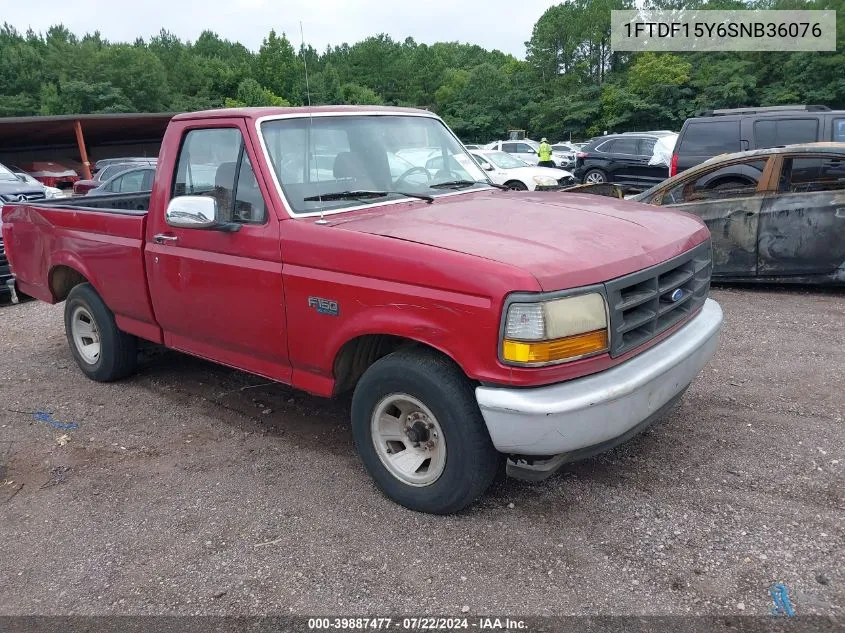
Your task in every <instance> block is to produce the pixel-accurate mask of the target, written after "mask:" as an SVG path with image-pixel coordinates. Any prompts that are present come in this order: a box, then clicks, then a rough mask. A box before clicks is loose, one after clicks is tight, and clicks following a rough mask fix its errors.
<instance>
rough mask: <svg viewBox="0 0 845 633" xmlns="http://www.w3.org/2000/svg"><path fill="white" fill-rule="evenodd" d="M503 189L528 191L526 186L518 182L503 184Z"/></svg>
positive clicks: (512, 181)
mask: <svg viewBox="0 0 845 633" xmlns="http://www.w3.org/2000/svg"><path fill="white" fill-rule="evenodd" d="M505 187H507V188H508V189H510V190H511V191H528V185H526V184H525V183H524V182H521V181H519V180H510V181H508V182H506V183H505Z"/></svg>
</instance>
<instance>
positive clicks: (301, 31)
mask: <svg viewBox="0 0 845 633" xmlns="http://www.w3.org/2000/svg"><path fill="white" fill-rule="evenodd" d="M299 37H300V39H301V40H302V47H301V48H300V49H299V50H300V52H301V53H302V63H303V65H304V66H305V98H306V99H307V101H308V154H309V160H308V163H309V164H308V166H307V167H306V169H308V171H309V172H310V171H311V166H310V162H311V161H310V155H311V152H312V148H313V145H312V142H311V141H312V139H313V138H314V137H313V135H312V134H311V132H312V131H313V129H314V112H313V111H312V110H311V87H310V86H309V85H308V56H307V55H306V54H305V30H304V29H303V28H302V20H300V21H299ZM314 175H315V177H316V179H317V180H316V182H317V204H319V205H320V219H319V220H317V221H316V222H315V224H328V221H327V220H326V219H325V218H324V217H323V198H322V197H321V196H322V194H321V193H320V166H319V165H318V164H317V153H316V152H314Z"/></svg>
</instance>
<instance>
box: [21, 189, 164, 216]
mask: <svg viewBox="0 0 845 633" xmlns="http://www.w3.org/2000/svg"><path fill="white" fill-rule="evenodd" d="M151 195H152V192H151V191H142V192H140V193H112V194H105V195H102V196H78V197H76V198H54V199H52V200H46V201H41V202H30V203H28V204H30V205H31V206H33V207H60V208H63V209H76V210H79V211H85V210H86V209H90V210H94V211H99V212H101V213H102V212H105V213H129V214H132V215H146V213H147V211H149V209H150V196H151Z"/></svg>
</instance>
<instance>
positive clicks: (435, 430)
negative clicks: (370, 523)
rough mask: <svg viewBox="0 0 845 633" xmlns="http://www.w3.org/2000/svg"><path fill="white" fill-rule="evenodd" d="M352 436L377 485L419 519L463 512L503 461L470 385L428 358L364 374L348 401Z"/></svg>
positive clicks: (384, 363) (384, 364)
mask: <svg viewBox="0 0 845 633" xmlns="http://www.w3.org/2000/svg"><path fill="white" fill-rule="evenodd" d="M352 434H353V437H354V439H355V446H356V448H357V449H358V454H359V455H360V456H361V461H363V463H364V467H365V468H366V469H367V472H368V473H369V474H370V476H371V477H372V478H373V479H374V480H375V482H376V485H377V486H378V487H379V488H380V489H381V490H382V491H383V492H384V493H385V494H386V495H387V496H388V497H390V498H391V499H393V500H394V501H396V502H397V503H399V504H401V505H403V506H405V507H406V508H409V509H411V510H416V511H417V512H428V513H431V514H451V513H454V512H458V511H459V510H462V509H463V508H465V507H466V506H468V505H469V504H471V503H472V502H473V501H475V500H476V499H478V498H479V497H480V496H481V495H482V494H484V492H485V491H486V490H487V489H488V488H489V487H490V484H491V483H492V482H493V480H494V478H495V476H496V472H497V470H498V468H499V464H500V462H501V461H503V459H504V458H503V456H502V455H501V454H500V453H498V452H497V451H496V449H495V448H494V446H493V442H492V441H491V440H490V435H489V434H488V432H487V427H486V425H485V423H484V418H483V417H482V416H481V411H480V410H479V408H478V403H477V402H476V400H475V393H474V391H473V388H472V385H471V384H470V382H469V380H467V377H466V376H465V375H464V373H463V372H462V371H461V370H460V369H459V368H458V366H457V365H455V364H454V363H453V362H452V361H451V360H449V359H447V358H445V357H443V356H441V355H439V354H437V353H436V352H433V351H430V350H419V349H409V350H400V351H398V352H394V353H392V354H390V355H388V356H385V357H384V358H381V359H380V360H378V361H376V362H375V363H373V365H371V366H370V368H369V369H367V371H366V372H365V373H364V375H363V376H362V377H361V380H360V381H359V382H358V385H357V386H356V388H355V393H354V394H353V397H352ZM447 450H448V452H447Z"/></svg>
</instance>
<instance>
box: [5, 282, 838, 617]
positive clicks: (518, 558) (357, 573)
mask: <svg viewBox="0 0 845 633" xmlns="http://www.w3.org/2000/svg"><path fill="white" fill-rule="evenodd" d="M712 294H713V296H714V297H715V298H716V299H718V300H719V301H720V302H721V303H722V306H723V308H724V311H725V317H726V329H725V332H724V335H723V338H722V343H721V348H720V350H719V352H718V355H717V357H716V358H715V359H714V361H713V362H712V363H711V365H710V367H709V368H708V369H706V370H705V372H704V373H703V375H702V376H701V377H699V379H698V380H697V381H696V382H695V383H694V384H693V386H692V387H691V388H690V390H689V391H688V392H687V394H686V396H685V397H684V398H683V400H682V404H681V406H680V408H679V409H678V410H677V411H676V412H675V413H674V414H673V415H672V416H671V418H669V419H667V420H666V421H665V422H663V423H661V424H659V425H657V426H655V427H653V428H652V429H651V430H650V431H648V432H647V433H645V434H644V435H642V436H640V437H638V438H637V439H635V440H634V441H633V442H631V443H629V444H628V445H626V446H624V447H622V448H620V449H617V450H616V451H614V452H612V453H610V454H607V455H604V456H602V457H599V458H595V459H592V460H589V461H587V462H583V463H580V464H577V465H574V466H570V467H569V468H567V469H566V470H565V471H563V472H561V473H560V474H559V475H557V476H555V477H553V478H552V479H550V480H548V481H546V482H543V483H541V484H525V483H520V482H516V481H512V480H510V481H505V482H504V483H501V484H499V485H498V486H497V487H496V488H495V489H494V490H493V491H492V492H491V494H489V495H488V496H487V497H486V498H485V499H484V500H483V501H482V502H481V503H480V504H478V505H476V506H474V507H473V508H472V509H470V510H469V511H466V512H464V513H463V514H461V515H459V516H454V517H445V518H443V517H432V516H426V515H421V514H415V513H413V512H410V511H407V510H405V509H403V508H401V507H399V506H397V505H395V504H393V503H392V502H390V501H388V500H387V499H386V498H384V497H383V496H382V495H381V494H380V493H379V492H378V491H377V490H375V488H374V486H373V484H372V483H371V482H370V480H369V478H368V477H367V475H366V474H365V473H364V471H363V469H362V467H361V465H360V464H359V462H358V460H357V458H356V455H355V453H354V449H353V446H352V441H351V436H350V432H349V427H348V424H347V406H348V403H345V402H330V401H324V400H320V399H316V398H311V397H309V396H306V395H304V394H302V393H299V392H295V391H292V390H289V389H287V388H285V387H282V386H277V385H266V384H262V383H264V382H265V381H263V380H262V379H260V378H256V377H254V376H249V375H246V374H242V373H240V372H236V371H232V370H229V369H226V368H221V367H217V366H214V365H211V364H209V363H205V362H202V361H199V360H195V359H192V358H188V357H184V356H181V355H179V354H175V353H160V354H157V355H155V356H153V357H152V358H151V359H150V360H148V361H147V362H145V363H144V365H143V368H142V371H141V373H140V374H139V375H138V376H137V377H135V378H133V379H130V380H128V381H125V382H123V383H120V384H114V385H101V384H97V383H94V382H90V381H88V380H87V379H86V378H84V377H83V375H82V374H81V373H80V372H79V371H77V370H76V367H75V365H74V363H73V360H72V358H71V355H70V353H69V351H68V349H67V345H66V341H65V338H64V333H63V329H62V308H61V306H55V307H51V306H47V305H44V304H39V303H29V304H24V305H20V306H6V307H3V308H2V309H0V340H2V346H3V349H4V350H5V353H4V354H3V357H2V360H0V395H2V400H3V402H2V405H0V484H2V485H0V561H2V581H0V613H2V614H71V613H77V614H106V613H131V614H159V613H177V614H193V613H227V614H238V615H241V614H260V613H276V614H286V613H299V614H316V613H329V614H371V615H378V614H381V615H387V614H396V613H415V614H422V613H439V614H444V615H449V614H460V613H461V609H462V608H463V607H468V608H469V614H470V615H472V614H477V613H487V614H519V615H543V614H629V613H630V614H633V613H637V614H683V613H699V614H705V613H706V614H725V613H735V614H739V613H744V614H767V613H769V611H770V609H771V608H772V606H773V605H772V599H771V597H770V595H769V589H770V587H771V586H772V585H773V584H774V583H777V582H781V583H784V584H785V585H786V587H787V588H788V590H789V597H790V598H791V600H792V604H793V605H794V607H795V610H796V612H797V613H799V614H811V613H815V614H825V615H836V616H840V617H841V616H844V615H845V567H843V561H845V518H843V517H845V476H844V475H845V423H843V416H845V378H843V376H845V294H842V293H835V292H807V291H795V290H780V289H771V288H769V289H747V288H740V289H716V290H714V291H713V293H712ZM34 411H43V412H49V413H50V414H51V415H41V416H34V415H33V413H32V412H34ZM70 423H75V424H76V428H57V427H61V426H65V427H67V425H69V424H70ZM63 436H64V437H63Z"/></svg>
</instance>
